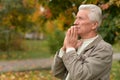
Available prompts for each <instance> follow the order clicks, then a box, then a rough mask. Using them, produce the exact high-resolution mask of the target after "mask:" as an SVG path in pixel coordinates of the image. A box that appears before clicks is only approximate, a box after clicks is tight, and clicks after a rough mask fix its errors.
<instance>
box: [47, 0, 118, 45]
mask: <svg viewBox="0 0 120 80" xmlns="http://www.w3.org/2000/svg"><path fill="white" fill-rule="evenodd" d="M63 2H64V4H63ZM91 3H92V4H97V5H98V6H100V7H101V8H102V10H103V15H104V16H105V18H104V20H103V24H102V26H101V27H100V30H99V31H100V33H101V34H102V36H103V38H104V39H105V41H107V42H109V43H111V44H114V43H115V42H116V41H119V40H120V15H119V14H120V6H119V5H120V1H118V0H83V1H81V0H51V1H50V2H49V5H48V6H49V8H50V9H51V12H52V14H53V17H52V18H54V19H57V17H58V16H59V15H60V14H63V15H64V16H65V17H66V19H67V20H66V21H65V22H64V27H66V26H67V28H69V26H70V24H71V23H73V22H72V21H73V17H69V16H71V15H72V14H73V13H76V12H77V8H78V7H79V5H80V4H91ZM58 4H59V5H58ZM71 19H72V20H71Z"/></svg>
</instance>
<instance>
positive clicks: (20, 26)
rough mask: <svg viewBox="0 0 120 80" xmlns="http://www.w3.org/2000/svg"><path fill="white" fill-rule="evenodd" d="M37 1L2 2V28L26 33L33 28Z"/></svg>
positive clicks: (8, 0)
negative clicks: (33, 14)
mask: <svg viewBox="0 0 120 80" xmlns="http://www.w3.org/2000/svg"><path fill="white" fill-rule="evenodd" d="M35 5H36V0H0V6H1V8H0V27H1V28H6V29H15V31H18V32H25V31H26V30H27V29H29V28H30V27H32V25H33V23H32V21H31V20H32V17H31V14H32V13H33V12H34V11H35Z"/></svg>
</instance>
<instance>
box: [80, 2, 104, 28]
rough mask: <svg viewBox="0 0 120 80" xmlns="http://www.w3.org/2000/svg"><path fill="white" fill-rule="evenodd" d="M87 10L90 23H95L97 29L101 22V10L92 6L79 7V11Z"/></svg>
mask: <svg viewBox="0 0 120 80" xmlns="http://www.w3.org/2000/svg"><path fill="white" fill-rule="evenodd" d="M85 9H87V10H89V11H90V14H89V15H88V17H89V19H90V20H91V21H97V22H98V27H99V26H100V25H101V22H102V10H101V8H100V7H98V6H96V5H94V4H83V5H80V6H79V10H85Z"/></svg>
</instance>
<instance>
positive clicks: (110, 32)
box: [100, 6, 120, 44]
mask: <svg viewBox="0 0 120 80" xmlns="http://www.w3.org/2000/svg"><path fill="white" fill-rule="evenodd" d="M119 9H120V8H118V7H116V6H111V7H110V8H109V9H108V10H105V11H103V13H104V19H103V24H102V26H101V27H100V33H101V34H102V36H103V38H104V39H105V40H106V41H107V42H109V43H111V44H114V43H115V42H116V41H119V40H120V14H119V13H120V11H119Z"/></svg>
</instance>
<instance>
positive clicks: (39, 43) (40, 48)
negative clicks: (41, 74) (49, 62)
mask: <svg viewBox="0 0 120 80" xmlns="http://www.w3.org/2000/svg"><path fill="white" fill-rule="evenodd" d="M25 43H26V45H25V46H26V50H25V51H9V53H8V52H0V54H1V56H0V60H13V59H31V58H32V59H34V58H49V57H51V56H52V54H50V51H49V48H48V43H47V41H46V40H25Z"/></svg>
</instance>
